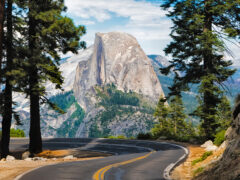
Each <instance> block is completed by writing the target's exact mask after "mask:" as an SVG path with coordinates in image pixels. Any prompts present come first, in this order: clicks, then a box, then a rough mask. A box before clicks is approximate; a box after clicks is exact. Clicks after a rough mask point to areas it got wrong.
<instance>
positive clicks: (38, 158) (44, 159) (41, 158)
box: [32, 157, 47, 161]
mask: <svg viewBox="0 0 240 180" xmlns="http://www.w3.org/2000/svg"><path fill="white" fill-rule="evenodd" d="M32 160H33V161H46V160H47V159H46V158H43V157H34V158H32Z"/></svg>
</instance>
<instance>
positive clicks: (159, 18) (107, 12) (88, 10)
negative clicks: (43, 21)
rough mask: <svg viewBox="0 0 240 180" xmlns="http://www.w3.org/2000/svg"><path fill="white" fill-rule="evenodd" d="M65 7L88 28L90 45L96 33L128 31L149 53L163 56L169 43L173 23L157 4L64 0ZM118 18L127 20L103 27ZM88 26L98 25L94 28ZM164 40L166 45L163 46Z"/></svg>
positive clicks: (100, 0)
mask: <svg viewBox="0 0 240 180" xmlns="http://www.w3.org/2000/svg"><path fill="white" fill-rule="evenodd" d="M155 2H156V1H155ZM65 4H66V6H67V7H68V14H69V15H70V16H71V17H74V19H75V20H76V21H77V23H78V24H84V25H87V34H86V35H85V36H84V37H83V40H85V41H86V42H87V44H88V45H91V44H93V41H94V34H95V33H96V32H99V31H100V32H103V33H104V32H105V33H106V32H111V31H121V32H127V33H129V34H131V35H133V36H134V37H136V39H137V40H138V41H139V43H140V44H141V46H142V47H143V49H144V50H146V51H147V52H146V53H149V54H152V53H157V54H159V53H161V52H162V49H163V48H164V46H165V45H166V41H170V37H169V33H170V27H171V26H172V24H171V20H169V19H167V18H166V16H165V14H166V12H165V11H163V10H162V9H161V8H160V7H159V5H160V4H158V3H151V2H147V1H143V0H142V1H135V0H65ZM116 17H118V18H127V19H128V20H127V21H124V23H121V22H120V23H119V24H117V25H116V23H115V24H114V25H109V24H108V26H107V27H104V28H103V27H102V26H103V24H102V23H104V21H106V20H113V21H114V20H115V19H114V18H116ZM98 24H99V26H98ZM88 25H95V26H94V28H93V27H91V26H88ZM153 41H154V42H153ZM157 41H159V43H157ZM163 41H165V42H164V43H162V42H163ZM151 42H152V43H151Z"/></svg>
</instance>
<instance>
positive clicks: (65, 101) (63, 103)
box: [49, 91, 76, 111]
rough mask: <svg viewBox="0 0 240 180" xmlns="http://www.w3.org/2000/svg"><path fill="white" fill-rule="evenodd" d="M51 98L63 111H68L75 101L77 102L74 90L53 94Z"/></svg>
mask: <svg viewBox="0 0 240 180" xmlns="http://www.w3.org/2000/svg"><path fill="white" fill-rule="evenodd" d="M49 100H50V101H51V102H53V103H54V104H57V105H58V107H59V108H61V109H62V110H63V111H66V110H67V109H68V108H70V106H71V105H72V104H73V103H74V102H76V100H75V97H74V96H73V91H69V92H66V93H61V94H57V95H55V96H51V98H50V99H49Z"/></svg>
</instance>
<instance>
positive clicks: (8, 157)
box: [6, 155, 16, 161]
mask: <svg viewBox="0 0 240 180" xmlns="http://www.w3.org/2000/svg"><path fill="white" fill-rule="evenodd" d="M15 160H16V159H15V157H13V156H10V155H8V156H7V157H6V161H15Z"/></svg>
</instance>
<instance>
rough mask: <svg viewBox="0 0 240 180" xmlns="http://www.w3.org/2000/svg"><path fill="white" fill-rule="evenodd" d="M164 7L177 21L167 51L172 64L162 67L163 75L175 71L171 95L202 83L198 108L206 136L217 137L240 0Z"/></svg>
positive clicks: (238, 32)
mask: <svg viewBox="0 0 240 180" xmlns="http://www.w3.org/2000/svg"><path fill="white" fill-rule="evenodd" d="M162 7H163V8H164V9H165V10H169V11H168V16H169V17H170V18H171V19H172V21H173V27H172V32H171V34H170V36H171V37H172V39H173V41H172V42H171V43H170V44H169V45H168V46H167V47H166V49H165V53H166V54H171V55H172V57H173V59H172V61H171V64H170V65H169V66H168V67H166V68H162V69H161V71H162V73H163V74H169V73H170V71H173V72H175V78H174V83H173V84H172V85H171V86H170V87H169V89H170V91H171V92H170V94H169V95H180V94H181V91H188V90H189V85H190V84H199V83H200V84H201V85H200V88H199V93H200V96H201V98H202V103H201V104H200V106H201V107H200V108H198V109H197V111H198V112H199V114H198V115H199V117H200V119H201V121H202V128H203V130H204V137H205V138H206V139H213V138H214V135H215V134H216V131H217V129H218V127H219V125H218V122H217V106H218V104H219V103H220V101H221V97H222V92H221V89H220V88H219V87H220V86H219V84H222V83H223V82H224V81H226V80H227V79H228V78H229V77H231V76H232V75H233V74H234V72H235V70H233V69H230V68H229V66H230V65H232V62H231V61H230V60H226V58H224V51H226V52H229V50H228V48H227V46H226V44H225V42H224V40H225V39H228V38H232V39H238V38H239V37H240V27H239V22H240V18H239V16H238V15H236V14H239V12H240V3H239V1H237V0H233V1H226V2H224V3H223V2H221V1H214V0H209V1H189V0H183V1H172V0H164V1H163V5H162ZM179 72H180V73H179Z"/></svg>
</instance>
